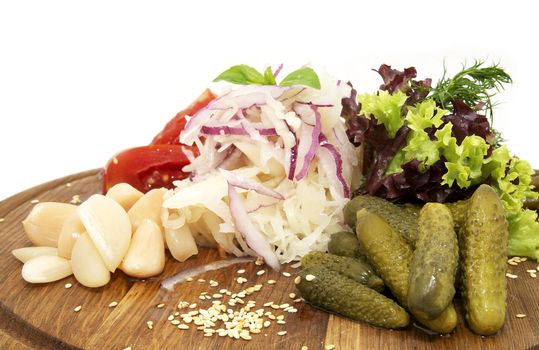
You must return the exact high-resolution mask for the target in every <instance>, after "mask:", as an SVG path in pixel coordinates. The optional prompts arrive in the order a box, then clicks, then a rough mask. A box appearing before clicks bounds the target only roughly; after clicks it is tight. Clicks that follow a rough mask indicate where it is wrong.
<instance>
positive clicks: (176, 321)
mask: <svg viewBox="0 0 539 350" xmlns="http://www.w3.org/2000/svg"><path fill="white" fill-rule="evenodd" d="M170 323H171V324H173V325H175V326H177V325H179V324H180V323H181V322H180V321H179V320H172V321H170Z"/></svg>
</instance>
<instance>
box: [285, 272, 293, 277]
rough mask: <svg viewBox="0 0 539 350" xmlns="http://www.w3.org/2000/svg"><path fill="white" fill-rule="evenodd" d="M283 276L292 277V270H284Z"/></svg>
mask: <svg viewBox="0 0 539 350" xmlns="http://www.w3.org/2000/svg"><path fill="white" fill-rule="evenodd" d="M283 276H284V277H290V276H292V275H291V274H290V272H286V271H285V272H283Z"/></svg>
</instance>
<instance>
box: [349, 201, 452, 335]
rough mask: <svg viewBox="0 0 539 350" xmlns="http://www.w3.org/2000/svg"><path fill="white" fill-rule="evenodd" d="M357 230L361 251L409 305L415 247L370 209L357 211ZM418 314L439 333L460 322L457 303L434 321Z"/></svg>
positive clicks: (392, 289)
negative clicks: (411, 266)
mask: <svg viewBox="0 0 539 350" xmlns="http://www.w3.org/2000/svg"><path fill="white" fill-rule="evenodd" d="M356 233H357V236H358V239H359V246H360V249H361V252H362V253H363V254H364V256H365V257H366V258H367V260H368V261H369V262H370V263H371V265H372V267H373V268H374V270H375V272H376V273H377V274H378V275H379V276H380V277H382V279H383V280H384V283H385V285H386V286H388V287H389V288H390V289H391V292H392V293H393V295H394V296H395V297H396V298H397V300H398V301H399V302H400V303H401V305H404V306H406V307H407V301H408V286H409V277H410V264H411V262H412V248H411V247H410V246H409V245H408V244H407V243H406V241H405V240H404V238H403V237H402V236H401V235H400V234H399V233H398V232H396V231H395V230H394V229H393V228H392V227H391V226H390V225H389V224H388V223H387V222H385V221H384V219H383V218H382V217H381V216H379V215H377V214H375V213H370V212H369V211H368V210H366V209H362V210H360V211H359V212H358V213H357V226H356ZM414 316H415V317H416V318H417V320H418V321H419V322H420V323H422V324H423V325H425V326H426V327H428V328H429V329H430V330H432V331H434V332H437V333H449V332H451V331H452V330H453V329H454V328H455V327H456V325H457V313H456V311H455V308H454V307H453V304H450V305H449V306H448V307H447V308H446V309H445V310H444V311H443V312H442V313H441V315H440V316H438V317H437V318H435V319H433V320H428V319H425V318H423V317H422V315H415V314H414Z"/></svg>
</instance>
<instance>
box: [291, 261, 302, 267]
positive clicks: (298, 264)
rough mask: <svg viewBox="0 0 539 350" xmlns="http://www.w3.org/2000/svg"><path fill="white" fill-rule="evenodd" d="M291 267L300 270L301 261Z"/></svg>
mask: <svg viewBox="0 0 539 350" xmlns="http://www.w3.org/2000/svg"><path fill="white" fill-rule="evenodd" d="M290 267H292V268H293V269H297V268H300V267H301V261H298V262H297V263H295V264H292V265H290Z"/></svg>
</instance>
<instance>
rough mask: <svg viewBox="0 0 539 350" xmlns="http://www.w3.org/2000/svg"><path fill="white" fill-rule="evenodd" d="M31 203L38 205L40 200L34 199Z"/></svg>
mask: <svg viewBox="0 0 539 350" xmlns="http://www.w3.org/2000/svg"><path fill="white" fill-rule="evenodd" d="M30 203H32V204H37V203H39V199H32V200H31V201H30Z"/></svg>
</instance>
